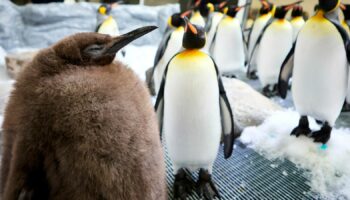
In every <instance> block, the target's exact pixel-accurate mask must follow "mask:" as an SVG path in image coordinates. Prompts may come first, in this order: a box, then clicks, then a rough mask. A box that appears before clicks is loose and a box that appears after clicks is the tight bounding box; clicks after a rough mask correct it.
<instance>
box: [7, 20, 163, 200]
mask: <svg viewBox="0 0 350 200" xmlns="http://www.w3.org/2000/svg"><path fill="white" fill-rule="evenodd" d="M155 28H156V27H153V26H150V27H144V28H140V29H137V30H134V31H132V32H129V33H127V34H124V35H121V36H119V37H115V38H113V37H110V36H108V35H102V34H97V33H79V34H76V35H73V36H70V37H68V38H66V39H63V40H62V41H60V42H58V43H57V44H55V45H53V46H52V47H51V48H47V49H44V50H42V51H41V52H39V53H38V55H37V56H36V57H35V58H34V59H33V61H32V62H31V63H30V64H29V65H28V66H27V67H26V68H25V69H24V71H23V72H22V73H21V74H20V76H19V78H18V80H17V83H16V85H15V89H14V91H13V93H12V96H11V98H10V101H9V104H8V106H7V108H6V112H5V121H4V125H3V131H4V132H3V135H4V138H3V140H4V144H3V150H4V155H3V159H2V169H1V172H2V177H1V179H2V181H1V183H2V185H1V191H4V192H3V193H2V195H1V196H2V199H6V200H17V199H19V197H21V198H25V199H27V198H28V199H72V200H77V199H84V200H90V199H91V200H93V199H94V200H95V199H111V200H114V199H125V200H129V199H155V200H156V199H157V200H158V199H166V197H167V193H166V184H165V167H164V162H163V154H162V148H161V144H160V141H159V130H158V128H157V122H156V115H155V113H154V111H153V107H152V104H151V101H150V98H149V93H148V92H147V89H146V87H145V85H144V84H143V83H142V81H141V80H139V79H138V78H137V76H136V75H135V74H134V73H133V72H132V70H130V69H128V68H127V67H126V66H125V65H123V64H122V63H120V62H117V63H112V61H113V59H114V57H115V54H116V53H117V51H118V50H120V49H121V48H122V47H124V46H125V45H127V44H128V43H130V42H131V41H133V40H134V39H136V38H138V37H141V36H142V35H144V34H146V33H148V32H150V31H152V30H154V29H155ZM26 194H28V195H30V196H29V197H28V196H27V197H23V196H25V195H26Z"/></svg>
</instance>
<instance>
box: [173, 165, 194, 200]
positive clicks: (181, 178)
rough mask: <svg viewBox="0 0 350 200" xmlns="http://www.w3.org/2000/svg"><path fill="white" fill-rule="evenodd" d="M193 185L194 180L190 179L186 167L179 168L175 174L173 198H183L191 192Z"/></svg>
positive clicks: (183, 199)
mask: <svg viewBox="0 0 350 200" xmlns="http://www.w3.org/2000/svg"><path fill="white" fill-rule="evenodd" d="M194 186H195V182H194V181H193V180H192V178H191V175H190V174H188V173H187V172H186V169H183V168H182V169H180V170H179V171H178V172H177V174H176V175H175V182H174V198H175V199H181V200H185V199H186V197H187V196H188V195H189V194H191V191H192V188H194Z"/></svg>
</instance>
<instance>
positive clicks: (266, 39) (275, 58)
mask: <svg viewBox="0 0 350 200" xmlns="http://www.w3.org/2000/svg"><path fill="white" fill-rule="evenodd" d="M292 44H293V30H292V26H291V25H290V23H289V22H288V21H286V20H283V21H275V22H273V23H272V24H271V25H270V26H269V27H268V28H267V30H266V31H265V34H264V36H263V38H262V40H261V44H260V48H259V54H258V65H257V66H258V72H259V80H260V82H261V84H262V85H263V87H265V86H267V85H274V84H277V82H278V76H279V73H280V68H281V66H282V63H283V61H284V59H285V58H286V56H287V54H288V52H289V51H290V49H291V48H292Z"/></svg>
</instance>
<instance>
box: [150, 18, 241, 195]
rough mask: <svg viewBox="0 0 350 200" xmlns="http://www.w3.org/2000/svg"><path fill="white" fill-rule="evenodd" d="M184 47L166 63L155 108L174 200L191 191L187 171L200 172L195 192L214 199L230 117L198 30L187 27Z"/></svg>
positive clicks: (228, 150) (228, 145) (229, 143)
mask: <svg viewBox="0 0 350 200" xmlns="http://www.w3.org/2000/svg"><path fill="white" fill-rule="evenodd" d="M186 23H187V25H186V28H185V34H184V38H183V43H182V45H183V47H184V48H185V49H186V50H184V51H182V52H180V53H179V54H177V55H176V56H174V58H173V59H171V60H170V62H169V63H168V66H167V69H166V72H165V75H164V79H163V81H162V85H161V88H160V90H159V93H158V97H157V101H156V105H155V108H156V110H157V114H158V118H159V122H160V127H161V130H162V132H163V134H164V137H165V142H166V146H167V149H168V152H169V156H170V158H171V161H172V163H173V168H174V173H175V182H174V195H175V198H181V199H185V198H186V196H187V194H188V193H189V191H190V189H191V187H192V186H191V182H192V181H191V180H190V176H188V175H187V174H186V171H187V170H191V171H194V170H197V169H200V170H199V180H198V182H197V191H198V193H199V195H200V196H203V195H204V197H205V198H206V199H212V198H214V197H215V196H219V193H218V191H217V189H216V188H215V185H214V184H213V182H212V178H211V173H212V167H213V164H214V161H215V159H216V156H217V153H218V149H219V146H220V139H221V134H222V133H223V134H224V137H223V142H224V155H225V158H229V157H230V156H231V154H232V151H233V143H234V139H235V135H234V132H233V130H234V123H233V114H232V110H231V107H230V104H229V102H228V99H227V97H226V92H225V89H224V86H223V84H222V81H221V78H220V75H219V72H218V69H217V67H216V65H215V62H214V60H213V59H212V58H211V57H210V56H208V55H207V54H206V53H204V52H202V51H200V49H201V48H202V47H203V46H204V44H205V31H204V28H203V27H200V26H197V25H192V24H191V23H190V22H188V21H186Z"/></svg>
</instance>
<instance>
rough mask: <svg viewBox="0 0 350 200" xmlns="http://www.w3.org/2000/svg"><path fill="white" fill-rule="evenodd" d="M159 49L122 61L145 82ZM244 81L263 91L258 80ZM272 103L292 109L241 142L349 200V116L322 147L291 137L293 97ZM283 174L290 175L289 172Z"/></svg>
mask: <svg viewBox="0 0 350 200" xmlns="http://www.w3.org/2000/svg"><path fill="white" fill-rule="evenodd" d="M156 49H157V47H156V46H141V47H139V46H132V45H131V46H128V47H126V57H125V58H124V59H123V61H124V62H125V63H127V64H128V66H130V67H131V68H132V69H133V70H134V71H135V72H136V73H137V74H138V75H139V76H140V78H141V79H143V80H144V79H145V71H146V70H147V69H148V68H149V67H151V66H152V64H153V59H154V55H155V52H156ZM4 55H5V52H4V51H2V49H1V48H0V124H1V123H2V120H3V116H2V114H3V108H4V106H3V104H4V101H5V100H6V98H7V97H8V94H9V91H10V89H11V86H12V83H13V82H14V81H13V80H11V79H9V77H8V76H7V75H6V72H5V69H4V60H3V57H4ZM244 81H245V82H248V83H249V84H250V85H251V86H252V87H253V88H255V89H260V85H259V83H258V81H249V80H246V79H244ZM273 100H274V101H275V102H277V103H279V104H280V105H283V106H284V107H288V108H289V109H288V110H286V111H284V112H278V113H275V114H274V115H273V116H271V117H270V118H268V119H267V120H266V121H265V122H264V123H263V124H262V125H260V126H258V127H248V128H246V129H245V130H244V132H243V135H242V137H241V141H242V142H243V143H245V144H248V146H249V147H251V148H253V149H254V150H255V151H257V152H258V153H260V154H261V155H263V156H264V157H266V158H268V159H270V160H281V159H282V160H283V159H288V160H290V161H292V162H293V163H295V164H296V165H297V166H298V167H300V168H302V169H305V173H304V175H305V176H306V177H307V178H308V179H309V180H310V183H309V184H310V186H311V188H312V190H313V191H314V192H316V193H319V194H321V195H322V197H323V198H325V199H350V189H349V188H350V145H348V142H350V130H349V129H347V128H344V127H349V125H350V117H349V115H350V114H349V113H345V114H342V115H341V117H340V118H339V120H338V121H337V128H336V129H334V130H333V135H332V138H331V140H330V141H329V143H328V145H327V146H321V145H320V144H315V143H313V142H312V140H311V139H309V138H306V137H303V136H301V137H300V138H295V137H291V136H289V134H290V132H291V130H292V129H293V128H294V127H295V126H296V125H297V124H298V120H299V116H298V114H297V113H296V112H295V111H293V108H292V107H293V103H292V101H291V97H290V95H289V97H288V98H287V100H286V101H283V100H281V99H280V98H274V99H273ZM310 122H311V128H312V129H314V130H316V129H318V128H319V126H318V125H317V124H316V123H315V122H314V121H310ZM283 175H284V176H288V173H287V172H285V173H283Z"/></svg>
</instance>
